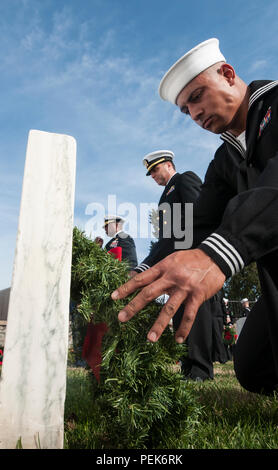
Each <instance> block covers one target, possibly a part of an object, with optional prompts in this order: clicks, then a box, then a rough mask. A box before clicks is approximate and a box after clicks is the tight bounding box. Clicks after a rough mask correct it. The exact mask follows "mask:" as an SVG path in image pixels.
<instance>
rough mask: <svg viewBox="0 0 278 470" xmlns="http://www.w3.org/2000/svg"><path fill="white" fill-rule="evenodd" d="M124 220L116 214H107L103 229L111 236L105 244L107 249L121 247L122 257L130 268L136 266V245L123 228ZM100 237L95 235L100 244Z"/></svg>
mask: <svg viewBox="0 0 278 470" xmlns="http://www.w3.org/2000/svg"><path fill="white" fill-rule="evenodd" d="M124 222H125V220H124V219H123V218H122V217H119V216H117V215H108V216H106V217H105V218H104V226H103V228H104V230H105V233H106V235H108V237H111V240H109V242H108V243H106V245H105V249H106V250H107V251H109V250H111V249H112V248H116V247H121V249H122V259H123V260H126V261H128V264H129V267H130V269H133V268H134V267H135V266H137V264H138V261H137V254H136V246H135V242H134V240H133V238H132V237H131V236H130V235H128V234H127V233H126V232H124V230H123V224H124ZM100 240H101V239H100V237H96V240H95V241H96V243H98V244H99V245H100V244H101V241H100Z"/></svg>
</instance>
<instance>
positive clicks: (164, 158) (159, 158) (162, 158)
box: [143, 150, 175, 176]
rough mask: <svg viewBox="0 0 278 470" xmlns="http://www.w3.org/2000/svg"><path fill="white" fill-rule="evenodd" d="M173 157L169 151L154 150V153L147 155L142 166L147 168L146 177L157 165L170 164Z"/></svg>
mask: <svg viewBox="0 0 278 470" xmlns="http://www.w3.org/2000/svg"><path fill="white" fill-rule="evenodd" d="M174 157H175V155H174V153H173V152H172V151H171V150H156V151H155V152H151V153H148V154H147V155H145V157H144V159H143V165H145V167H146V168H147V170H148V171H147V173H146V176H149V175H150V170H151V169H152V168H154V167H155V166H156V165H158V164H159V163H163V162H172V161H173V158H174Z"/></svg>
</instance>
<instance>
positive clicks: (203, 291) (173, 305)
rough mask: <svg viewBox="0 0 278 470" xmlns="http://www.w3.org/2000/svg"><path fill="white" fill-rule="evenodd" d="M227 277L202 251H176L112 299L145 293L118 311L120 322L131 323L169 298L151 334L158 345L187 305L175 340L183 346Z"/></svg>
mask: <svg viewBox="0 0 278 470" xmlns="http://www.w3.org/2000/svg"><path fill="white" fill-rule="evenodd" d="M225 279H226V278H225V275H224V274H223V272H222V271H221V269H220V268H219V267H218V266H217V264H215V263H214V261H212V259H211V258H210V257H209V256H207V255H206V254H205V253H204V252H203V251H202V250H200V249H198V248H197V249H194V250H187V251H177V252H175V253H172V254H171V255H169V256H167V257H166V258H164V259H163V260H162V261H160V262H159V263H157V264H155V265H154V266H153V267H152V268H150V269H148V270H147V271H145V272H143V273H140V274H136V275H135V276H134V277H132V278H131V279H130V280H129V281H127V282H126V283H125V284H123V285H122V286H120V287H119V288H118V289H117V290H116V291H114V292H113V293H112V295H111V297H112V299H113V300H116V299H124V298H125V297H127V296H128V295H130V294H132V293H133V292H134V291H136V290H137V289H140V288H142V290H141V291H140V292H139V294H137V296H136V297H134V299H133V300H132V301H131V302H130V303H129V304H127V305H126V306H125V307H124V309H123V310H121V311H120V312H119V315H118V319H119V320H120V321H121V322H126V321H128V320H130V318H132V317H133V316H134V315H135V314H136V313H138V312H139V311H140V310H142V309H143V308H144V307H145V306H146V305H147V304H148V303H150V302H151V301H152V300H154V299H156V298H157V297H159V296H160V295H162V294H168V295H169V299H168V300H167V302H166V304H165V305H164V306H163V308H162V310H161V312H160V314H159V316H158V318H157V320H156V321H155V323H154V324H153V326H152V328H151V330H150V331H149V333H148V340H149V341H152V342H155V341H157V340H158V339H159V338H160V336H161V334H162V333H163V331H164V329H165V328H166V326H167V325H168V324H169V321H170V319H171V318H172V317H173V316H174V314H175V313H176V311H177V310H178V308H179V306H180V305H181V304H182V302H184V304H185V308H184V314H183V318H182V321H181V323H180V326H179V328H178V330H177V332H176V341H177V342H178V343H182V342H183V341H184V340H185V339H186V338H187V336H188V334H189V332H190V329H191V327H192V325H193V322H194V320H195V317H196V314H197V312H198V309H199V307H200V305H202V303H203V302H204V301H205V300H208V299H210V298H211V297H212V296H213V295H214V294H216V293H217V292H218V291H219V290H220V289H221V287H222V286H223V284H224V282H225Z"/></svg>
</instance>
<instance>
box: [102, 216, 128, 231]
mask: <svg viewBox="0 0 278 470" xmlns="http://www.w3.org/2000/svg"><path fill="white" fill-rule="evenodd" d="M111 222H116V223H117V224H118V223H119V222H122V223H123V222H125V219H123V217H119V216H118V215H107V216H106V217H104V225H103V228H104V227H106V225H108V224H110V223H111Z"/></svg>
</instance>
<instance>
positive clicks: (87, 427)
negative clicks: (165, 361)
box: [65, 362, 278, 449]
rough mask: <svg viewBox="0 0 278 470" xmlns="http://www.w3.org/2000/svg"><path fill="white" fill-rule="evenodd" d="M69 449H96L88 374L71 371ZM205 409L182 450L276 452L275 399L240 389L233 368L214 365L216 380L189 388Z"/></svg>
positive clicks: (67, 412) (277, 420)
mask: <svg viewBox="0 0 278 470" xmlns="http://www.w3.org/2000/svg"><path fill="white" fill-rule="evenodd" d="M67 381H68V382H67V395H66V403H65V448H67V449H94V438H93V436H94V434H95V427H94V406H93V400H92V396H91V390H92V383H91V378H90V373H89V371H88V370H86V369H83V368H70V367H69V368H68V374H67ZM187 386H188V387H190V388H191V390H192V391H193V394H194V395H195V397H196V400H197V402H198V403H199V404H200V405H201V407H202V408H201V413H200V415H199V420H198V422H196V423H195V424H194V426H192V429H191V430H190V433H188V431H187V433H186V434H185V436H184V445H183V449H277V448H278V401H277V397H265V396H260V395H257V394H252V393H249V392H247V391H245V390H244V389H242V387H240V385H239V384H238V382H237V380H236V378H235V375H234V372H233V363H232V362H228V363H226V364H224V365H220V364H215V379H214V380H213V381H207V382H204V383H194V382H191V383H190V384H188V385H187Z"/></svg>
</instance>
